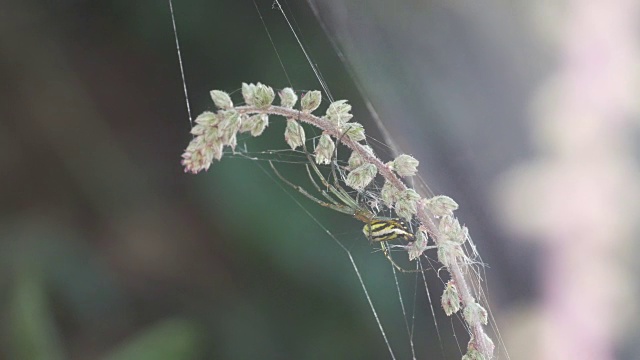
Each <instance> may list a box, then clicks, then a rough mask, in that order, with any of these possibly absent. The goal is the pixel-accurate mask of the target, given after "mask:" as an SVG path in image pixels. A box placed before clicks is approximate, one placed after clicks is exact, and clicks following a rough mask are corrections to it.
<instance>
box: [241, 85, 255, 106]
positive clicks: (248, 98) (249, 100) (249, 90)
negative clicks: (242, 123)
mask: <svg viewBox="0 0 640 360" xmlns="http://www.w3.org/2000/svg"><path fill="white" fill-rule="evenodd" d="M255 92H256V85H254V84H247V83H242V97H243V98H244V102H245V104H247V105H249V106H254V105H255V102H254V97H255Z"/></svg>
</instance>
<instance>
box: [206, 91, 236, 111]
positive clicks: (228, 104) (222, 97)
mask: <svg viewBox="0 0 640 360" xmlns="http://www.w3.org/2000/svg"><path fill="white" fill-rule="evenodd" d="M209 94H210V95H211V99H213V103H214V104H216V106H217V107H218V109H222V110H229V109H231V108H233V101H231V97H229V94H227V93H226V92H224V91H220V90H211V91H210V92H209Z"/></svg>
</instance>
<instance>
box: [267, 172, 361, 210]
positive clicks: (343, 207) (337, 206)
mask: <svg viewBox="0 0 640 360" xmlns="http://www.w3.org/2000/svg"><path fill="white" fill-rule="evenodd" d="M269 165H271V168H272V169H273V172H274V173H275V174H276V175H277V176H278V177H279V178H280V180H282V181H283V182H284V183H285V184H287V185H289V186H291V187H292V188H294V189H295V190H297V191H298V192H299V193H301V194H302V195H304V196H306V197H307V198H308V199H310V200H313V201H315V202H316V203H318V204H320V205H321V206H324V207H327V208H330V209H333V210H336V211H338V212H341V213H343V214H349V215H353V209H351V208H350V207H348V206H346V205H340V204H330V203H327V202H324V201H322V200H320V199H318V198H316V197H315V196H313V195H311V194H309V193H308V192H307V191H306V190H305V189H304V188H302V187H301V186H299V185H296V184H294V183H292V182H290V181H289V180H287V179H286V178H285V177H284V176H282V174H280V172H279V171H278V170H277V169H276V167H275V166H274V165H273V162H271V161H269Z"/></svg>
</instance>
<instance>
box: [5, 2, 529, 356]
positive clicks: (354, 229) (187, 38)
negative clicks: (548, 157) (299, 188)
mask: <svg viewBox="0 0 640 360" xmlns="http://www.w3.org/2000/svg"><path fill="white" fill-rule="evenodd" d="M257 3H258V6H259V7H260V9H261V15H262V17H263V18H262V19H261V17H260V15H259V14H258V13H257V12H256V10H255V7H254V4H253V3H252V2H251V1H235V0H221V1H205V0H189V1H185V0H175V1H174V7H175V12H176V22H177V26H178V34H179V36H180V41H181V50H182V56H183V60H184V66H185V75H186V85H187V88H188V92H189V101H190V104H191V106H192V111H193V115H194V116H195V115H197V114H198V113H199V112H201V111H204V110H210V109H211V108H212V107H213V104H212V103H211V101H210V98H209V95H208V92H209V90H211V89H213V88H216V89H222V90H225V91H229V92H233V91H234V90H237V89H239V88H240V86H241V83H242V82H243V81H244V82H258V81H260V82H263V83H266V84H269V85H272V86H274V87H276V88H282V87H285V86H289V85H293V87H294V88H296V89H297V90H309V89H319V88H320V86H319V84H318V82H317V80H316V78H315V75H314V74H313V72H312V71H310V69H309V67H308V64H307V62H306V59H305V58H304V55H303V54H302V53H301V52H300V50H299V47H298V45H297V43H296V41H295V39H294V38H293V36H292V34H291V31H290V30H289V28H288V26H287V25H286V23H285V22H284V21H283V20H282V18H281V15H280V14H279V13H278V12H277V11H273V10H272V9H271V5H272V3H273V2H272V1H271V0H268V1H257ZM287 6H290V7H291V11H292V12H293V13H294V14H295V15H296V20H297V22H296V23H295V24H294V26H295V27H297V28H298V30H299V31H300V34H301V35H302V38H303V41H304V43H305V45H306V46H307V50H308V51H309V52H310V54H311V56H312V58H313V61H314V62H315V63H317V65H318V66H319V69H320V71H321V72H322V75H323V77H324V79H325V80H327V82H328V83H330V84H331V88H332V89H333V90H334V91H335V92H337V93H338V94H336V96H337V97H339V98H344V99H349V100H350V102H351V103H352V104H353V105H354V114H355V115H356V117H357V118H358V119H359V120H358V121H360V122H362V123H364V124H365V126H368V125H369V123H368V122H369V120H370V119H369V115H368V113H367V112H366V111H367V110H366V105H365V103H364V101H362V99H361V97H360V95H359V93H358V92H357V90H356V87H355V85H354V84H353V82H352V81H351V80H350V79H349V75H348V74H347V73H346V72H345V69H344V66H343V64H342V62H341V60H340V58H339V56H338V54H336V52H335V51H334V50H333V49H332V48H331V46H330V43H329V41H328V40H327V38H326V37H325V34H324V32H323V30H322V29H321V28H320V26H319V24H318V23H317V21H316V20H315V18H314V17H313V14H312V13H311V11H310V10H309V8H308V7H307V6H306V4H305V3H304V2H294V1H290V2H289V4H288V5H287ZM423 6H425V7H430V6H432V5H431V3H428V2H426V3H425V4H424V5H423ZM348 15H349V16H350V17H351V18H350V19H351V20H350V21H352V24H354V25H355V26H357V25H358V24H359V22H360V21H366V20H367V17H366V15H367V14H364V13H363V14H348ZM441 19H443V20H442V21H445V20H444V19H445V18H444V17H442V18H441ZM262 20H264V21H265V23H266V27H267V28H268V30H269V32H270V35H271V37H272V38H273V39H274V40H273V43H272V42H271V41H270V40H269V37H268V36H267V34H266V32H265V28H264V27H263V24H262ZM400 20H401V19H400ZM395 21H399V20H398V19H396V20H395ZM461 21H466V19H463V20H461ZM396 25H397V26H396V27H397V28H401V27H402V26H401V25H402V24H401V23H396ZM446 25H447V26H445V28H457V27H456V25H455V24H446ZM363 29H364V28H363ZM407 31H408V30H407ZM421 34H422V33H421ZM367 39H368V42H372V43H375V44H377V45H379V46H380V47H382V48H383V51H384V52H385V53H384V54H376V53H367V52H363V53H362V54H361V57H362V58H364V59H365V60H367V61H369V60H371V64H370V65H369V64H367V65H365V66H363V68H366V69H367V70H370V71H374V72H375V70H376V67H375V66H374V64H373V61H372V60H373V59H376V58H381V57H383V56H382V55H385V56H384V58H385V59H387V61H390V60H388V58H387V56H391V55H394V54H395V55H397V56H402V53H401V52H397V53H396V52H395V51H394V50H393V48H392V47H390V45H393V44H396V42H395V40H393V39H385V38H383V37H380V36H379V34H376V33H372V34H369V35H368V37H367ZM483 44H484V43H483V42H482V41H477V46H478V47H482V46H483ZM274 47H275V49H277V52H278V55H279V57H278V56H277V55H276V53H275V52H274ZM279 58H280V59H282V61H283V62H284V67H285V68H286V74H285V72H284V71H283V70H282V66H281V64H280V59H279ZM0 59H1V60H2V61H1V62H0V83H1V84H3V85H4V86H2V87H0V96H2V97H3V99H6V101H5V102H3V103H2V104H1V105H0V167H1V168H2V169H3V172H4V173H3V176H2V177H0V188H1V189H2V192H1V193H0V196H1V197H0V239H1V242H0V252H1V253H0V269H1V270H2V274H1V275H0V293H2V294H4V295H3V297H1V298H0V300H1V302H0V312H1V313H2V316H3V318H4V319H7V321H5V322H3V325H2V327H1V328H0V330H1V331H2V333H3V334H4V335H7V336H3V338H4V339H5V340H4V341H3V342H2V343H0V344H1V345H2V349H0V354H2V355H0V356H3V357H9V358H13V359H29V360H30V359H67V358H69V359H108V360H120V359H142V360H144V359H160V360H161V359H178V360H179V359H213V358H216V359H247V358H260V359H265V360H267V359H282V358H295V359H334V358H367V359H387V358H388V357H389V355H388V351H387V349H386V346H385V345H384V342H383V340H382V338H381V336H380V332H379V330H378V329H377V327H376V324H375V321H374V319H373V316H372V314H371V310H370V309H369V307H368V305H367V302H366V299H365V298H364V295H363V292H362V289H361V288H360V285H359V283H358V280H357V277H356V276H355V274H354V272H353V270H352V268H351V267H350V263H349V260H348V258H347V257H346V256H345V254H344V252H342V251H341V250H340V248H339V246H337V245H336V244H335V242H334V241H333V240H332V239H331V238H330V237H328V236H327V234H326V232H325V230H324V229H323V228H322V227H321V226H319V225H318V223H319V224H321V225H322V226H327V227H328V228H329V230H330V231H331V233H332V234H335V235H336V236H337V237H338V239H339V240H340V241H341V242H342V243H344V244H345V245H346V246H347V247H348V248H349V249H350V251H352V253H353V254H354V257H355V258H356V261H357V262H358V264H359V266H361V269H362V273H363V276H364V278H365V282H366V283H367V285H368V290H369V292H370V294H371V296H372V298H373V301H374V303H375V305H376V308H377V310H378V312H379V314H380V316H381V321H382V322H383V324H385V326H386V327H388V328H389V329H393V331H388V332H389V334H388V335H389V337H390V341H391V342H392V344H393V345H394V348H395V349H396V350H397V351H398V353H397V354H396V355H397V357H398V358H408V357H409V356H410V354H409V349H408V339H407V331H406V327H405V326H406V325H405V323H404V321H403V319H402V316H401V310H400V307H399V304H398V296H397V293H396V289H395V283H394V279H393V276H392V274H391V273H390V270H389V264H388V262H387V261H386V259H385V258H384V256H382V254H379V253H373V250H372V247H371V246H370V245H369V244H368V243H367V242H366V240H365V239H364V237H363V236H362V233H361V231H360V229H361V224H360V223H358V221H357V220H354V219H351V218H349V217H348V216H344V215H343V214H337V213H334V212H331V211H329V210H327V209H323V208H319V207H318V206H315V204H310V202H309V201H308V200H307V199H304V198H302V197H301V196H300V195H299V194H295V193H293V192H292V191H290V190H289V189H282V188H281V187H282V184H281V183H280V182H278V181H275V180H274V179H273V175H272V174H271V175H270V174H269V171H266V172H265V171H264V169H265V168H266V166H265V165H264V164H260V163H259V162H256V161H247V160H242V159H240V158H225V159H223V161H222V162H220V163H216V164H214V165H213V166H212V168H211V169H210V170H209V172H208V173H206V174H199V175H197V176H192V175H187V174H184V173H183V172H182V169H181V166H180V164H179V161H180V154H181V153H182V150H183V149H184V147H185V146H186V145H187V143H188V140H189V128H190V124H189V121H188V117H187V114H186V110H185V102H184V95H183V93H182V91H183V84H182V81H181V78H180V71H179V67H178V60H177V55H176V49H175V43H174V38H173V30H172V27H171V18H170V15H169V7H168V3H167V2H166V1H154V0H141V1H129V0H111V1H101V2H97V1H90V0H65V1H45V0H8V1H5V2H4V3H3V10H2V11H1V14H0ZM455 59H456V60H457V59H458V58H455ZM428 60H429V59H427V60H425V62H427V61H428ZM432 62H433V63H435V64H436V65H440V64H449V63H450V62H452V60H451V58H445V59H437V60H436V61H432ZM398 64H399V65H398ZM405 65H406V64H404V65H403V64H402V63H393V64H392V65H389V66H387V67H388V68H390V69H392V70H394V71H396V72H402V74H400V75H403V76H405V77H413V76H414V74H415V68H416V67H417V65H414V66H413V67H411V66H405ZM418 65H419V66H423V65H424V64H422V62H421V63H420V64H418ZM372 69H373V70H372ZM432 73H433V74H438V75H440V74H441V72H439V71H437V66H436V69H435V70H434V71H433V72H432ZM478 73H482V71H478ZM402 79H403V78H400V80H398V77H390V78H388V80H389V81H391V80H394V81H402ZM432 84H435V85H432ZM460 84H462V85H461V86H464V84H466V82H465V81H460ZM396 85H397V84H395V85H394V86H396ZM394 86H392V87H391V88H388V87H385V86H377V87H376V89H377V90H378V91H382V92H385V93H387V94H388V96H391V97H394V98H395V97H396V95H398V94H400V93H402V94H406V93H409V95H412V97H411V99H413V97H414V96H415V97H416V98H418V99H420V100H418V101H416V103H419V105H420V106H423V107H426V108H429V106H432V104H433V103H438V104H440V103H444V101H441V99H443V98H438V97H436V98H435V100H434V99H431V101H432V102H424V101H422V100H421V99H423V96H422V92H418V91H416V90H414V89H412V88H409V87H406V88H404V87H401V86H402V85H398V86H399V87H398V89H400V90H399V91H398V92H395V91H394V90H392V89H393V88H395V87H394ZM425 86H431V87H439V85H438V82H433V83H428V84H427V85H425ZM237 95H238V94H235V95H234V96H237ZM397 97H398V98H400V96H397ZM448 103H449V104H450V103H453V104H454V105H455V106H453V108H455V109H456V110H457V109H459V108H460V106H461V105H460V104H462V103H463V101H458V100H455V101H449V102H448ZM514 106H515V105H514ZM422 111H423V112H422V113H420V114H419V116H404V114H400V115H403V116H390V117H387V119H388V120H387V125H388V126H389V127H398V128H401V126H400V125H399V122H398V119H399V118H400V117H404V118H407V119H412V120H410V121H411V123H410V126H411V127H410V128H409V129H410V130H409V133H411V135H413V136H416V137H419V138H420V139H423V137H425V138H426V136H427V135H425V134H426V132H425V131H422V130H420V128H414V126H418V125H425V124H428V125H429V126H431V125H433V124H431V123H430V121H432V118H437V117H438V116H431V115H433V114H432V113H431V109H429V111H424V109H422ZM463 113H464V112H463ZM425 114H426V116H425ZM436 115H437V114H436ZM425 117H426V118H428V119H425ZM462 117H464V116H462ZM445 118H446V116H445ZM404 126H407V125H404ZM460 128H466V127H465V126H460ZM282 129H283V124H282V123H278V122H274V123H272V124H271V125H270V127H269V128H268V129H267V130H266V133H265V136H262V137H261V138H260V139H254V140H256V141H253V140H252V141H251V142H250V143H249V145H248V146H251V147H252V149H279V148H283V147H285V146H286V145H285V143H284V140H283V138H282ZM367 129H373V127H371V126H369V127H367ZM413 129H418V130H413ZM433 129H435V130H433ZM442 129H443V127H438V124H435V125H434V126H433V127H432V128H430V130H429V131H430V133H429V134H428V136H429V138H430V139H434V142H435V143H440V144H447V146H450V147H451V148H452V149H459V148H464V147H461V146H459V142H460V141H456V138H455V136H454V135H452V134H455V132H454V131H455V129H453V130H452V129H446V130H442ZM368 131H369V130H368ZM370 134H373V136H374V137H377V138H380V137H379V136H377V134H376V132H375V130H371V132H370ZM473 135H474V136H475V135H477V133H474V134H473ZM402 140H403V138H400V139H398V141H402ZM490 140H492V141H493V139H490ZM423 142H426V141H423ZM493 143H495V142H493ZM416 151H418V150H416ZM498 152H500V153H505V154H511V153H512V152H511V151H502V150H501V151H498ZM453 153H454V155H451V157H452V158H454V159H456V160H457V159H459V158H462V157H463V155H460V154H459V153H455V152H453ZM468 153H471V154H472V155H475V154H474V152H473V151H468ZM476 153H481V152H480V151H476ZM440 155H441V154H439V153H435V155H434V157H437V156H440ZM416 157H419V156H416ZM421 160H422V158H421ZM443 163H444V164H436V165H440V166H441V167H440V168H438V169H437V171H433V173H442V175H441V176H442V178H444V179H446V181H442V183H445V184H448V183H449V182H451V183H457V182H459V184H461V185H459V187H460V188H462V191H461V193H463V194H465V193H466V192H468V193H469V194H470V195H469V198H471V200H468V199H467V201H466V203H471V204H476V205H477V207H476V208H475V209H477V210H474V211H475V212H476V213H481V214H484V213H485V212H484V211H482V209H481V208H480V205H478V204H483V203H484V202H483V201H481V200H478V201H475V202H474V201H473V200H474V199H476V198H477V196H478V195H477V194H478V193H480V192H482V189H477V188H475V187H473V186H466V185H467V184H468V183H466V182H465V181H464V180H465V179H471V178H472V179H474V181H475V180H477V179H478V177H477V176H475V175H476V174H467V173H464V172H462V173H457V172H456V171H457V170H460V169H467V168H468V167H465V166H457V165H456V163H455V162H443ZM452 164H453V165H452ZM424 165H425V166H424V167H423V171H424V169H427V173H429V175H430V176H431V173H432V171H431V170H432V169H433V168H434V167H433V165H434V164H433V163H428V162H427V161H425V162H424ZM421 166H422V164H421ZM476 168H482V169H484V168H485V167H483V166H482V165H481V164H480V165H476ZM283 171H285V172H286V171H287V169H283ZM287 174H288V175H287V176H291V177H290V179H291V181H292V182H295V183H304V182H305V181H306V174H305V173H304V172H298V173H297V174H294V173H287ZM474 184H475V183H474ZM452 195H453V196H454V197H455V198H456V199H458V197H457V196H456V195H457V194H452ZM294 199H295V200H294ZM296 200H297V201H299V202H300V204H301V205H300V206H299V205H298V204H296ZM460 202H461V203H462V202H464V201H460ZM469 208H474V206H470V207H469ZM307 210H308V211H309V212H310V213H311V215H312V216H313V217H314V218H315V219H317V220H318V221H317V222H316V221H314V219H313V218H312V217H311V216H309V215H308V214H306V213H305V211H307ZM482 223H487V224H490V223H491V221H490V220H489V221H483V222H482ZM328 225H330V226H328ZM471 228H472V229H473V230H472V232H475V233H476V234H477V233H482V231H483V228H482V226H480V227H474V226H471ZM489 234H490V235H493V233H491V232H489ZM486 238H489V239H492V240H493V239H497V238H499V236H497V235H496V236H486ZM525 253H526V254H525V255H526V257H525V259H528V258H529V256H530V253H528V252H526V251H525ZM491 254H492V255H493V254H497V255H496V256H499V255H500V254H502V251H493V252H491ZM512 261H513V262H514V263H517V265H518V266H517V267H515V270H514V271H505V272H499V275H500V276H506V277H508V276H516V275H513V274H519V273H524V274H525V276H524V277H525V279H526V278H527V277H526V276H530V274H529V273H530V272H531V271H529V269H528V268H527V267H526V266H521V265H522V264H523V263H526V261H524V260H523V261H520V260H512ZM528 261H531V260H528ZM491 264H492V266H494V264H495V265H496V268H499V267H500V266H501V265H500V263H499V262H493V261H492V262H491ZM419 280H420V281H422V279H419ZM428 281H429V284H430V289H432V293H431V294H432V298H433V299H434V300H436V303H437V299H438V296H437V295H436V294H439V292H440V290H441V289H440V287H441V284H439V283H438V280H437V279H436V277H435V276H434V275H433V274H432V273H431V274H429V278H428ZM495 283H498V284H502V282H500V281H496V282H495ZM512 283H515V284H518V286H519V287H520V288H522V289H525V290H523V292H526V291H530V290H529V289H530V287H531V285H530V284H531V282H530V281H524V280H523V281H517V282H512ZM400 286H401V287H402V289H409V290H408V292H409V293H411V291H412V290H413V289H414V288H415V286H416V285H415V278H413V277H403V278H401V280H400ZM416 298H417V299H418V300H417V302H416V307H415V308H416V310H415V311H416V313H415V317H416V319H418V320H417V321H416V328H415V329H414V330H413V336H414V339H415V343H416V347H417V348H419V349H420V350H419V351H420V352H421V354H422V355H424V354H425V353H429V354H431V353H432V352H433V353H434V355H433V357H434V358H439V356H440V355H441V352H440V348H441V347H440V345H439V342H440V340H439V336H438V334H437V333H436V329H435V327H434V326H433V320H432V319H431V314H430V312H431V310H430V308H429V304H428V303H427V301H426V299H425V296H424V294H423V293H419V294H417V296H416ZM434 306H436V307H437V304H435V305H434ZM436 313H437V314H436V316H437V317H438V323H439V324H440V328H439V330H440V332H441V333H443V334H442V339H443V340H442V347H443V348H444V349H443V351H444V352H445V354H446V355H448V356H449V358H455V357H456V356H458V353H459V349H458V347H457V344H456V343H455V342H456V339H455V338H454V337H453V336H451V334H448V332H451V331H452V330H451V328H453V327H455V326H457V325H455V324H454V325H452V324H451V321H450V320H449V319H445V318H443V316H444V315H443V314H441V312H440V311H437V309H436ZM443 324H444V325H443ZM397 329H400V330H397ZM458 330H459V329H458ZM459 333H461V332H459ZM425 349H426V350H425ZM451 354H453V355H451ZM423 357H424V356H423Z"/></svg>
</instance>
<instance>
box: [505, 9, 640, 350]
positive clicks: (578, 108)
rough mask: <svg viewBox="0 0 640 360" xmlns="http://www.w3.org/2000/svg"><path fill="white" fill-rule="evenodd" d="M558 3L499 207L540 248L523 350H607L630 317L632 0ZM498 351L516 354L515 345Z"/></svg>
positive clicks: (634, 191)
mask: <svg viewBox="0 0 640 360" xmlns="http://www.w3.org/2000/svg"><path fill="white" fill-rule="evenodd" d="M566 9H567V11H568V12H567V13H566V14H565V22H564V27H563V28H561V29H560V31H559V32H558V34H559V36H560V39H559V41H558V42H557V43H558V44H559V45H560V48H559V55H560V56H559V59H560V61H559V64H558V68H557V70H556V73H555V74H554V75H553V76H552V77H551V78H550V79H549V80H548V81H547V82H546V84H544V85H543V86H541V88H540V89H539V92H538V98H537V100H536V101H535V102H534V108H533V110H534V116H533V120H534V123H533V129H534V131H533V140H534V143H535V144H536V145H537V147H538V149H539V153H538V155H537V158H536V159H534V160H532V161H531V162H529V163H527V164H522V165H520V166H519V167H518V168H516V169H513V170H512V171H511V172H510V173H508V174H506V175H505V178H504V181H503V184H502V186H500V187H499V188H500V189H501V191H500V193H501V196H502V199H501V204H500V206H499V207H500V209H501V210H502V211H503V214H502V218H503V219H504V221H505V223H506V225H507V226H508V227H510V228H511V229H512V230H514V231H516V232H519V233H521V234H525V235H528V236H529V237H535V238H537V239H540V240H541V243H540V246H542V247H543V250H542V255H543V256H541V261H542V262H543V263H542V264H541V265H540V266H539V269H540V270H541V273H540V277H541V280H542V281H541V283H542V289H541V290H542V294H541V295H542V302H541V304H540V307H539V308H533V309H532V311H533V313H534V314H535V315H533V316H531V317H530V319H537V320H536V324H535V325H534V327H535V328H537V331H532V332H528V331H525V333H528V335H529V336H532V337H534V338H531V339H530V340H531V341H530V342H529V344H536V345H538V346H536V350H535V351H531V348H530V349H528V352H529V354H530V355H529V356H531V358H533V359H549V360H555V359H594V360H600V359H602V360H605V359H614V358H615V355H616V352H617V349H616V346H617V345H618V343H619V342H620V334H621V331H622V329H623V328H622V326H623V325H628V323H627V319H629V318H630V317H631V316H637V314H635V313H634V310H633V309H635V308H636V307H637V303H636V302H635V297H634V296H633V294H634V293H635V292H636V289H635V288H634V287H633V286H632V284H634V283H635V282H634V281H633V275H632V273H631V269H630V268H629V267H628V265H627V264H626V263H625V260H626V259H625V256H624V254H626V253H631V245H632V244H631V240H632V239H633V231H634V230H635V229H634V221H635V220H636V219H637V218H638V207H637V205H636V204H637V200H638V185H637V184H638V182H639V181H640V177H639V176H638V171H637V164H636V163H635V161H634V159H633V146H632V140H633V139H632V137H631V130H633V127H635V126H636V124H637V122H635V120H637V115H638V114H637V107H638V100H637V99H638V96H639V95H640V93H639V92H638V91H637V89H638V69H639V65H640V56H639V55H638V46H637V44H638V41H639V40H640V39H638V33H637V26H638V23H637V14H638V10H639V6H638V4H637V2H634V1H624V0H619V1H611V2H594V1H586V0H584V1H571V2H568V3H567V4H566ZM546 33H553V31H548V32H546ZM530 325H531V324H530V323H529V324H528V325H527V326H530ZM510 350H511V355H512V356H513V357H514V358H522V357H520V356H519V353H520V351H523V350H524V349H510Z"/></svg>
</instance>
